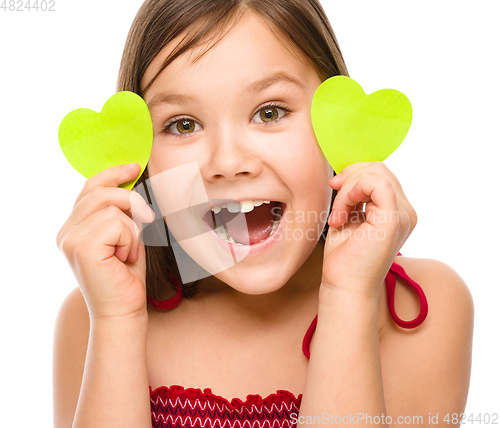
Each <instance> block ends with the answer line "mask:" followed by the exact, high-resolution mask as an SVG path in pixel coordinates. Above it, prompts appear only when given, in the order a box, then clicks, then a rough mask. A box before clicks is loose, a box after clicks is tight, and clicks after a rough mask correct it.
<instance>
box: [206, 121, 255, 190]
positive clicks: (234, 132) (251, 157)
mask: <svg viewBox="0 0 500 428" xmlns="http://www.w3.org/2000/svg"><path fill="white" fill-rule="evenodd" d="M210 138H211V141H210V142H209V147H210V156H209V159H208V163H207V165H206V167H205V168H204V170H205V174H204V175H205V179H206V180H209V181H217V180H222V179H227V180H236V179H239V178H241V177H252V176H257V175H258V174H259V173H260V171H261V169H262V163H261V162H260V158H259V156H258V153H255V151H254V150H252V144H251V141H250V138H249V135H248V132H245V129H242V127H238V126H221V127H220V128H219V129H218V130H217V131H216V132H214V134H213V135H212V136H211V137H210Z"/></svg>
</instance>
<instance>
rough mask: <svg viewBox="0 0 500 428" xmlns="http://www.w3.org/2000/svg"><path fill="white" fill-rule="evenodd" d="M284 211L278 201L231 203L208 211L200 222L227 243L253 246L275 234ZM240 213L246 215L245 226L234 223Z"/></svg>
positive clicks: (283, 207)
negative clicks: (204, 223)
mask: <svg viewBox="0 0 500 428" xmlns="http://www.w3.org/2000/svg"><path fill="white" fill-rule="evenodd" d="M285 208H286V204H285V203H284V202H279V201H264V200H248V201H231V202H227V203H223V204H220V205H218V206H214V207H213V208H212V209H211V210H208V212H207V213H206V214H205V215H204V216H203V220H204V221H205V222H206V223H207V224H208V225H209V226H210V227H211V228H212V229H214V230H215V232H216V233H217V235H218V236H219V238H221V239H222V240H224V241H226V242H228V243H231V244H235V245H254V244H259V243H261V242H263V241H265V240H267V239H269V237H271V236H272V235H273V234H274V232H275V231H276V229H277V228H278V226H279V224H280V221H281V219H282V217H283V212H284V210H285ZM241 214H244V215H245V220H246V227H245V225H244V222H242V221H233V220H234V219H235V218H236V217H237V216H241Z"/></svg>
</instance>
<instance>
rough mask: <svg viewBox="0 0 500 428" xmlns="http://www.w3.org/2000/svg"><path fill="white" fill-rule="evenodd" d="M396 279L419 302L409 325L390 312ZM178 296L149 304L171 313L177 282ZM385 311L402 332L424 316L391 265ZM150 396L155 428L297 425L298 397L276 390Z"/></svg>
mask: <svg viewBox="0 0 500 428" xmlns="http://www.w3.org/2000/svg"><path fill="white" fill-rule="evenodd" d="M396 275H397V276H399V277H401V279H403V280H404V281H406V282H407V283H408V284H409V285H410V286H411V287H413V288H414V289H415V290H416V291H417V293H418V296H419V299H420V313H419V315H418V316H417V317H416V318H415V319H414V320H412V321H403V320H401V319H400V318H399V317H398V316H397V315H396V312H395V309H394V288H395V285H396ZM174 282H177V285H178V294H177V295H176V296H174V298H173V299H170V300H169V301H162V302H159V301H155V300H153V299H149V298H148V299H149V302H150V303H151V304H152V305H153V306H155V307H158V308H160V309H171V308H173V307H175V306H176V305H178V304H179V303H180V301H181V299H182V289H181V288H180V284H178V281H177V280H175V279H174ZM385 283H386V288H387V300H388V303H389V311H390V312H391V315H392V317H393V319H394V321H395V322H396V324H397V325H399V326H400V327H403V328H415V327H418V326H419V325H420V324H422V322H423V321H424V320H425V317H426V316H427V309H428V307H427V299H426V298H425V295H424V292H423V290H422V289H421V288H420V286H419V285H418V284H417V283H416V282H414V281H413V280H412V279H411V278H409V277H408V275H407V274H406V272H405V271H404V270H403V268H402V267H401V266H399V265H398V264H396V263H393V264H392V266H391V268H390V269H389V272H388V273H387V276H386V278H385ZM317 318H318V317H317V316H316V318H314V320H313V322H312V323H311V325H310V327H309V329H308V330H307V332H306V334H305V336H304V341H303V343H302V351H303V352H304V355H305V356H306V357H307V358H309V357H310V353H309V346H310V344H311V339H312V336H313V334H314V331H315V329H316V323H317ZM149 392H150V396H151V419H152V423H153V427H157V428H160V427H161V428H166V427H169V428H170V427H171V428H191V427H195V428H290V427H295V426H296V425H297V423H296V422H297V417H298V415H299V408H300V402H301V400H302V394H300V395H299V396H298V397H295V396H294V395H293V394H292V393H291V392H289V391H284V390H278V391H276V393H275V394H271V395H268V396H267V397H264V398H262V397H261V396H260V395H257V394H254V395H248V396H247V398H246V400H244V401H242V400H240V399H238V398H233V399H232V400H231V401H229V400H227V399H226V398H223V397H220V396H218V395H214V394H212V391H211V390H210V388H206V389H204V390H203V391H202V390H200V389H197V388H184V387H182V386H179V385H172V386H170V387H166V386H160V387H159V388H156V389H155V390H154V391H153V390H152V389H151V386H150V387H149Z"/></svg>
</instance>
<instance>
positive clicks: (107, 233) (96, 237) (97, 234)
mask: <svg viewBox="0 0 500 428" xmlns="http://www.w3.org/2000/svg"><path fill="white" fill-rule="evenodd" d="M87 241H91V242H99V245H97V246H96V252H97V257H98V260H99V261H101V262H102V261H105V260H107V259H109V258H111V257H116V258H117V259H118V260H120V261H121V262H123V263H125V261H127V260H129V261H130V262H135V261H137V258H136V256H137V249H134V241H136V239H135V238H134V236H133V234H132V232H131V230H130V228H129V227H127V225H126V224H125V223H124V222H123V221H122V219H121V218H116V217H114V218H111V219H109V220H107V221H105V222H104V223H101V224H99V226H98V227H97V228H96V229H94V230H93V231H92V233H91V234H90V235H89V236H88V237H87ZM137 248H138V247H137Z"/></svg>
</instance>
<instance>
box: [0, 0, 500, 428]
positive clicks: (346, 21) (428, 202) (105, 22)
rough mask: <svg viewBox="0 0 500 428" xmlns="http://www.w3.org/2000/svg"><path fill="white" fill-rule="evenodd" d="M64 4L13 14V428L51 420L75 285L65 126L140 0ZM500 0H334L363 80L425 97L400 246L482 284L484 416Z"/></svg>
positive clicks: (493, 368)
mask: <svg viewBox="0 0 500 428" xmlns="http://www.w3.org/2000/svg"><path fill="white" fill-rule="evenodd" d="M7 3H8V2H7ZM55 3H56V4H55V9H56V11H55V12H41V11H39V12H33V11H31V12H28V11H24V12H8V11H7V12H6V11H3V10H0V49H1V56H0V58H1V67H0V78H1V79H0V84H1V88H2V89H1V92H0V94H1V95H0V103H1V110H0V113H1V115H0V120H1V123H0V125H1V126H0V136H1V137H0V138H1V146H2V151H3V153H4V154H3V155H2V157H1V168H2V172H3V174H2V175H3V180H4V181H3V183H4V184H3V193H2V194H3V197H2V207H3V208H2V210H1V216H2V225H3V228H2V229H3V237H2V249H1V252H2V257H1V263H2V271H1V283H2V287H1V293H2V300H1V301H2V310H1V311H0V314H1V315H0V316H1V322H0V325H1V329H2V357H1V358H2V363H1V369H0V370H1V380H0V385H2V387H1V388H2V392H3V394H2V395H3V397H4V398H3V400H2V402H1V404H0V406H2V407H3V408H2V409H0V415H1V416H0V425H1V426H14V424H15V426H31V425H32V424H33V422H35V421H36V424H37V426H51V425H52V378H51V376H52V373H51V371H52V338H53V328H54V322H55V318H56V314H57V311H58V308H59V306H60V304H61V302H62V301H63V299H64V298H65V296H66V295H67V294H68V293H69V292H70V291H71V290H72V289H73V288H74V287H75V286H76V285H77V284H76V281H75V279H74V277H73V275H72V272H71V269H70V268H69V265H68V264H67V263H66V261H65V259H64V257H63V255H62V253H60V252H59V250H58V248H57V246H56V243H55V239H56V234H57V232H58V231H59V229H60V227H61V226H62V224H63V223H64V221H65V220H66V218H67V217H68V215H69V214H70V211H71V208H72V206H73V203H74V200H75V198H76V196H77V194H78V193H79V191H80V189H81V187H82V185H83V183H84V181H85V179H84V178H83V177H82V176H81V175H80V174H79V173H77V172H76V171H75V170H74V169H73V168H72V167H71V166H70V165H69V163H68V162H67V161H66V159H65V157H64V155H63V153H62V152H61V150H60V148H59V144H58V140H57V130H58V126H59V123H60V121H61V120H62V118H63V117H64V116H65V115H66V114H67V113H68V112H70V111H71V110H73V109H76V108H80V107H86V108H91V109H93V110H97V111H100V109H101V107H102V105H103V104H104V102H105V101H106V99H107V98H108V97H110V96H111V95H112V94H113V93H114V92H115V85H116V78H117V72H118V67H119V63H120V59H121V54H122V49H123V45H124V42H125V38H126V35H127V33H128V29H129V27H130V24H131V22H132V20H133V18H134V16H135V13H136V11H137V10H138V8H139V6H140V4H141V1H128V2H123V1H116V0H113V1H111V0H108V1H105V2H102V1H97V0H86V1H71V2H62V1H60V0H56V1H55ZM497 4H498V2H497V1H495V0H490V1H486V0H482V1H477V2H474V3H473V2H470V1H469V2H463V1H448V0H447V1H444V0H439V1H430V0H426V1H419V2H409V1H404V2H403V1H386V0H379V1H376V2H375V1H372V0H365V1H360V0H358V1H337V0H335V1H333V0H323V5H324V6H325V9H326V10H327V13H328V15H329V17H330V19H331V22H332V26H333V28H334V30H335V32H336V34H337V37H338V40H339V43H340V46H341V49H342V51H343V54H344V57H345V60H346V62H347V66H348V69H349V72H350V75H351V77H353V78H354V79H355V80H357V81H358V82H359V83H360V84H361V85H362V86H363V87H364V89H365V91H366V92H367V93H371V92H374V91H376V90H378V89H382V88H395V89H398V90H400V91H402V92H403V93H405V94H406V95H407V96H408V98H409V99H410V100H411V102H412V105H413V110H414V119H413V123H412V127H411V129H410V132H409V134H408V136H407V138H406V140H405V142H404V143H403V145H402V146H401V147H400V148H399V149H398V150H397V152H396V153H394V154H393V155H392V156H391V157H390V158H389V159H388V160H387V161H386V163H387V165H388V166H389V168H391V169H392V171H393V172H394V173H395V174H396V176H397V177H398V178H399V179H400V181H401V183H402V185H403V188H404V189H405V192H406V194H407V196H408V198H409V199H410V201H411V202H412V203H413V205H414V207H415V208H416V210H417V212H418V214H419V224H418V226H417V228H416V230H415V232H414V234H413V235H412V237H411V238H410V240H409V241H408V242H407V243H406V244H405V246H404V248H403V250H402V252H403V254H404V255H406V256H410V257H424V258H434V259H438V260H441V261H444V262H445V263H447V264H449V265H450V266H452V267H453V268H454V269H455V270H456V271H458V273H459V274H460V275H461V276H462V278H464V280H465V281H466V282H467V284H468V285H469V288H470V290H471V292H472V295H473V297H474V302H475V337H474V349H473V368H472V378H471V384H470V391H469V400H468V404H467V409H466V411H467V413H472V412H474V413H475V414H477V413H479V412H482V413H486V412H489V413H494V412H497V413H500V405H499V403H500V393H499V382H500V369H499V353H498V346H497V343H498V340H499V337H500V333H499V327H500V321H499V318H498V311H499V303H498V300H499V298H500V292H499V289H498V286H499V285H500V284H499V282H500V281H499V280H498V274H497V270H498V256H499V251H498V239H499V233H498V227H499V226H498V224H499V222H498V218H497V217H496V216H497V215H498V213H499V202H498V196H497V192H498V185H499V181H498V173H497V171H496V168H497V165H498V153H499V152H498V143H499V137H498V126H497V124H498V117H499V116H500V109H499V104H498V103H499V98H500V91H499V84H498V79H499V75H500V73H499V72H500V70H499V67H498V64H499V61H498V53H499V48H498V45H499V42H500V30H499V25H498V7H497ZM256 37H258V35H256ZM443 393H446V385H443ZM498 422H499V423H500V420H499V421H498Z"/></svg>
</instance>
